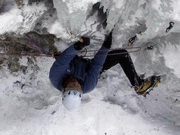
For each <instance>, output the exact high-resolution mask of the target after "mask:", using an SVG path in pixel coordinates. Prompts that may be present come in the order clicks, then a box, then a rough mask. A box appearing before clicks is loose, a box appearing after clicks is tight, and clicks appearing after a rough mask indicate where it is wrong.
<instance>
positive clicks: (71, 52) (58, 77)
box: [49, 45, 79, 89]
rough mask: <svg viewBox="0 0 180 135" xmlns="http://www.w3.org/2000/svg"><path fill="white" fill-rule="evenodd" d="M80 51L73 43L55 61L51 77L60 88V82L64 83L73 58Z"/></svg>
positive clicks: (52, 81) (55, 85)
mask: <svg viewBox="0 0 180 135" xmlns="http://www.w3.org/2000/svg"><path fill="white" fill-rule="evenodd" d="M78 52H79V51H78V50H76V49H75V48H74V45H72V46H70V47H69V48H67V49H66V50H65V51H64V52H62V53H61V54H60V55H59V56H58V58H57V59H56V61H55V62H54V63H53V65H52V67H51V69H50V73H49V79H50V81H51V83H52V84H53V86H54V87H56V88H57V89H60V87H61V86H60V84H61V83H62V79H63V77H64V74H65V73H66V70H67V69H68V67H69V64H70V62H71V60H72V59H73V58H74V57H75V55H77V54H78Z"/></svg>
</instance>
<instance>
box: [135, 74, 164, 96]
mask: <svg viewBox="0 0 180 135" xmlns="http://www.w3.org/2000/svg"><path fill="white" fill-rule="evenodd" d="M160 82H161V77H160V76H155V75H154V76H150V77H148V78H146V79H143V83H142V84H141V85H140V86H134V89H135V91H136V93H137V94H138V95H142V96H144V97H146V95H147V94H149V92H150V91H151V90H153V88H154V87H158V85H159V83H160Z"/></svg>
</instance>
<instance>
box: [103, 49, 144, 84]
mask: <svg viewBox="0 0 180 135" xmlns="http://www.w3.org/2000/svg"><path fill="white" fill-rule="evenodd" d="M118 63H119V64H120V65H121V67H122V69H123V70H124V72H125V74H126V76H127V77H128V79H129V81H130V83H131V85H132V86H137V85H138V86H139V85H141V83H142V80H141V78H140V77H139V76H138V74H137V73H136V70H135V67H134V64H133V62H132V59H131V57H130V55H129V53H128V52H127V51H126V50H125V49H121V50H113V51H110V52H109V53H108V56H107V58H106V61H105V63H104V65H103V69H102V72H103V71H105V70H108V69H110V68H111V67H113V66H115V65H116V64H118Z"/></svg>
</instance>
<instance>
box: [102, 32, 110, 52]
mask: <svg viewBox="0 0 180 135" xmlns="http://www.w3.org/2000/svg"><path fill="white" fill-rule="evenodd" d="M111 45H112V31H111V32H110V33H109V34H108V35H106V37H105V41H104V43H103V46H104V47H106V48H107V49H110V48H111Z"/></svg>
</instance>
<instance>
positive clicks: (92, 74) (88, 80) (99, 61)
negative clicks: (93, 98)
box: [83, 46, 109, 93]
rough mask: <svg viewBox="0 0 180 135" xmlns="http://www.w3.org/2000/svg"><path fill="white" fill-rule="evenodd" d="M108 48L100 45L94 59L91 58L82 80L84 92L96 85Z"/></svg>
mask: <svg viewBox="0 0 180 135" xmlns="http://www.w3.org/2000/svg"><path fill="white" fill-rule="evenodd" d="M108 50H109V49H107V48H105V47H104V46H102V47H101V48H100V50H99V51H98V52H97V54H96V55H95V57H94V59H93V60H92V63H91V65H90V70H89V71H88V72H87V74H86V76H85V80H84V87H83V90H84V93H88V92H90V91H92V90H93V89H94V87H95V86H96V85H97V82H98V77H99V73H100V71H101V69H102V67H103V64H104V62H105V59H106V57H107V54H108Z"/></svg>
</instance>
